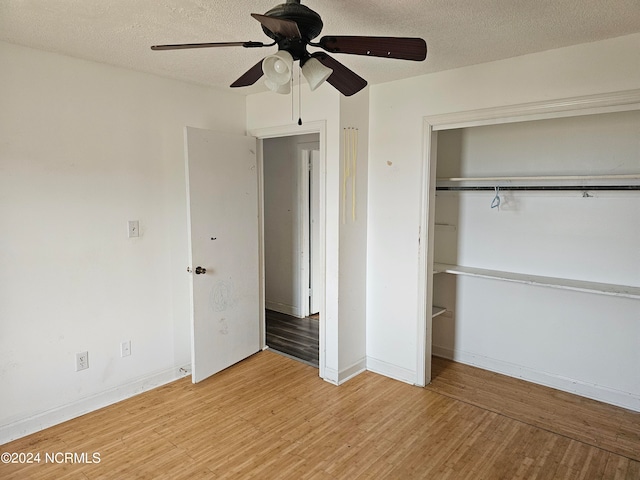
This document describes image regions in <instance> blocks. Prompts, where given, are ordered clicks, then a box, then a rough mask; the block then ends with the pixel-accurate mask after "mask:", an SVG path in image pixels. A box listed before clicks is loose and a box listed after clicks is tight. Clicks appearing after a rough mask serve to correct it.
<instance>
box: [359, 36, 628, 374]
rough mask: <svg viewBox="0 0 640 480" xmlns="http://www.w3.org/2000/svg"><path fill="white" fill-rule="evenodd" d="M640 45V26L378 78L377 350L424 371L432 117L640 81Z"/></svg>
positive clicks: (372, 235)
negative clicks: (423, 274)
mask: <svg viewBox="0 0 640 480" xmlns="http://www.w3.org/2000/svg"><path fill="white" fill-rule="evenodd" d="M639 50H640V34H635V35H630V36H626V37H620V38H615V39H610V40H606V41H602V42H596V43H590V44H585V45H577V46H573V47H568V48H562V49H557V50H551V51H548V52H542V53H538V54H532V55H526V56H522V57H517V58H512V59H508V60H503V61H498V62H492V63H487V64H481V65H475V66H471V67H467V68H461V69H456V70H451V71H446V72H441V73H436V74H431V75H426V76H422V77H416V78H412V79H408V80H404V81H398V82H393V83H388V84H383V85H375V86H372V87H371V107H370V119H371V124H370V127H371V130H370V138H371V140H370V159H369V217H368V235H367V237H368V254H367V315H368V318H367V356H368V357H369V358H374V359H377V360H379V361H380V362H384V364H386V365H387V366H388V370H387V372H388V373H389V374H390V375H392V376H396V377H397V378H403V379H408V380H410V379H411V378H415V376H416V363H417V362H416V358H417V351H416V348H417V342H416V334H417V332H418V328H417V326H418V318H417V316H418V292H417V285H418V269H419V266H418V240H419V222H420V218H419V217H420V204H421V199H420V198H421V197H420V195H421V177H422V167H423V165H422V159H423V152H422V148H423V117H425V116H430V115H435V114H441V113H451V112H456V111H465V110H474V109H479V108H486V107H494V106H499V105H510V104H519V103H526V102H534V101H542V100H547V99H555V98H565V97H573V96H579V95H589V94H596V93H602V92H614V91H620V90H629V89H634V88H638V86H639V85H640V63H639V62H638V61H637V58H638V57H637V52H638V51H639ZM634 59H635V60H634ZM427 61H428V59H427Z"/></svg>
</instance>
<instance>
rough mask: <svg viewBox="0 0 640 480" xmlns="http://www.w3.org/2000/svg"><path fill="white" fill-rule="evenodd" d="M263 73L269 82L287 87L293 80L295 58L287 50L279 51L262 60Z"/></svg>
mask: <svg viewBox="0 0 640 480" xmlns="http://www.w3.org/2000/svg"><path fill="white" fill-rule="evenodd" d="M262 71H263V72H264V74H265V76H266V77H267V81H269V82H271V83H273V84H275V85H286V84H288V83H289V80H291V72H292V71H293V57H292V56H291V54H290V53H289V52H287V51H285V50H279V51H278V52H276V53H274V54H273V55H269V56H268V57H265V58H264V60H262Z"/></svg>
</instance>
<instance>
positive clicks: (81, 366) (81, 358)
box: [76, 352, 89, 372]
mask: <svg viewBox="0 0 640 480" xmlns="http://www.w3.org/2000/svg"><path fill="white" fill-rule="evenodd" d="M87 368H89V352H79V353H76V372H79V371H80V370H86V369H87Z"/></svg>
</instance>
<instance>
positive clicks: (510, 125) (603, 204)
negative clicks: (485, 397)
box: [418, 94, 640, 411]
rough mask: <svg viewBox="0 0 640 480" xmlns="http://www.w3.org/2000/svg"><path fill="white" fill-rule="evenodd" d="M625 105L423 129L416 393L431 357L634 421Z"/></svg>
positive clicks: (578, 106) (635, 151) (637, 205)
mask: <svg viewBox="0 0 640 480" xmlns="http://www.w3.org/2000/svg"><path fill="white" fill-rule="evenodd" d="M627 96H628V100H626V98H627ZM627 96H625V97H624V99H625V100H624V103H623V104H616V105H612V104H611V102H613V101H615V102H621V101H622V100H620V99H619V98H617V97H616V98H613V97H611V98H610V97H608V96H602V97H601V98H600V97H597V96H593V97H588V98H576V99H567V100H565V101H563V104H562V109H560V107H556V105H560V102H553V103H552V105H553V108H555V110H554V111H550V108H551V107H550V106H549V105H547V104H543V103H540V104H529V105H520V106H513V107H500V108H495V109H487V110H484V111H475V112H468V113H466V114H464V113H457V114H451V115H448V116H447V115H442V116H439V117H431V118H428V119H425V135H426V142H425V145H426V147H427V148H426V150H425V180H424V185H425V191H427V192H428V194H427V195H425V199H424V201H423V211H424V214H423V215H424V216H423V225H424V226H425V229H424V230H425V231H426V233H427V237H426V238H427V239H428V242H426V243H427V245H425V251H424V252H423V253H422V255H423V257H422V260H423V261H424V278H423V281H424V283H423V285H424V309H425V326H424V339H425V345H424V350H423V351H421V352H419V364H418V367H420V361H424V372H423V373H424V380H425V384H426V383H429V382H430V380H431V367H432V365H431V363H432V362H431V356H432V355H433V356H436V357H442V358H445V359H448V360H453V361H455V362H459V363H464V364H468V365H472V366H476V367H480V368H483V369H486V370H490V371H493V372H497V373H501V374H505V375H508V376H512V377H516V378H522V379H524V380H527V381H530V382H533V383H539V384H543V385H546V386H550V387H553V388H556V389H559V390H564V391H567V392H570V393H575V394H578V395H582V396H585V397H588V398H592V399H595V400H600V401H603V402H607V403H610V404H613V405H617V406H621V407H625V408H629V409H632V410H636V411H639V410H640V391H639V390H638V384H637V382H635V380H634V378H637V376H636V375H635V373H634V371H633V370H632V367H631V365H632V364H633V363H634V358H633V357H634V355H635V353H633V352H635V351H636V350H635V347H634V346H633V345H632V344H633V340H631V339H630V338H629V334H628V332H631V331H634V329H637V311H638V308H640V303H639V302H640V276H639V275H638V272H640V257H639V256H638V255H637V244H638V241H639V240H640V230H638V225H640V164H638V158H640V144H638V141H637V138H638V137H637V135H638V132H639V131H640V103H639V102H638V101H639V100H640V99H639V98H638V95H637V94H636V95H627ZM612 98H613V100H612ZM620 98H622V94H620ZM585 105H588V106H589V107H590V108H589V109H588V110H587V109H586V107H585ZM427 309H428V313H429V315H428V316H427ZM594 352H598V354H594ZM421 353H422V354H423V355H424V356H423V357H420V354H421ZM418 370H419V368H418ZM611 372H616V373H615V375H612V374H611ZM436 373H437V369H436ZM420 379H421V378H420V377H419V380H420Z"/></svg>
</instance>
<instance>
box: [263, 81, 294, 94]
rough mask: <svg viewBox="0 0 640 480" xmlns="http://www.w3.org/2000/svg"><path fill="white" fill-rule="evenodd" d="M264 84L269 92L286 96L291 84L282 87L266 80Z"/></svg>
mask: <svg viewBox="0 0 640 480" xmlns="http://www.w3.org/2000/svg"><path fill="white" fill-rule="evenodd" d="M264 84H265V85H266V86H267V88H268V89H269V90H271V91H272V92H276V93H282V94H283V95H286V94H287V93H290V92H291V82H287V83H285V84H284V85H278V84H277V83H273V82H272V81H271V80H269V79H268V78H267V79H266V80H265V81H264Z"/></svg>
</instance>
